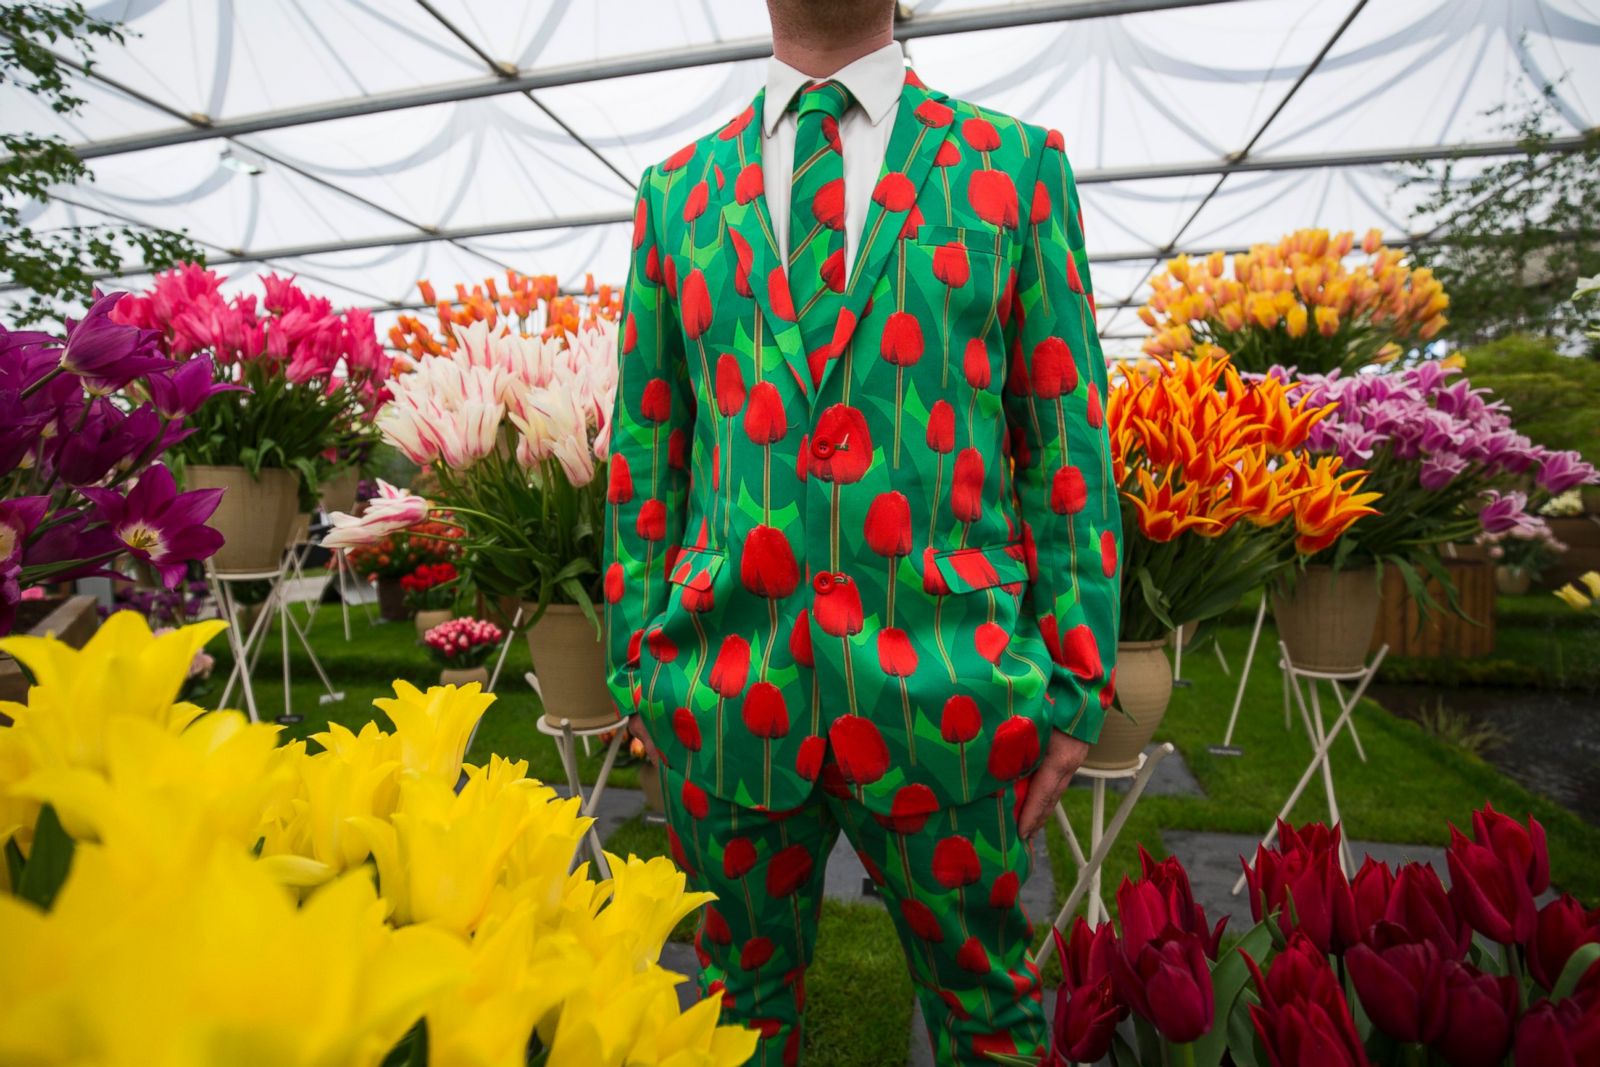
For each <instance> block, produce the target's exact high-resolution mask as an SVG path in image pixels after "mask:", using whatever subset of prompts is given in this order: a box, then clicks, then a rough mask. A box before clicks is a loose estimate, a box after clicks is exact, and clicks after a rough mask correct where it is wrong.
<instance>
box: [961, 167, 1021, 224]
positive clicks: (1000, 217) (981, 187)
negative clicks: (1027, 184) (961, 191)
mask: <svg viewBox="0 0 1600 1067" xmlns="http://www.w3.org/2000/svg"><path fill="white" fill-rule="evenodd" d="M967 199H968V200H969V201H971V203H972V210H973V211H976V212H977V213H978V217H979V218H981V219H982V220H983V221H984V222H987V223H988V224H989V225H991V226H1001V227H1005V228H1006V229H1011V230H1014V229H1016V228H1017V187H1016V185H1015V184H1013V183H1012V181H1011V175H1009V174H1007V173H1006V172H1005V171H1003V170H975V171H973V172H972V174H971V175H969V176H968V178H967Z"/></svg>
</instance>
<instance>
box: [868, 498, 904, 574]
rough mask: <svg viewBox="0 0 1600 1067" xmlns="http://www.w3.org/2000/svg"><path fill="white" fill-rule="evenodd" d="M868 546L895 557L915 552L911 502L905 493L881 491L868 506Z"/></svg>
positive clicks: (884, 554)
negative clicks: (912, 550)
mask: <svg viewBox="0 0 1600 1067" xmlns="http://www.w3.org/2000/svg"><path fill="white" fill-rule="evenodd" d="M865 532H866V535H867V547H868V548H870V549H872V551H874V552H876V553H877V554H878V555H880V556H884V557H887V558H890V559H893V558H895V557H897V556H908V555H910V554H911V503H910V501H908V500H907V499H906V495H905V494H904V493H901V492H898V491H896V490H893V489H891V490H888V491H887V492H882V493H879V494H878V495H877V496H876V497H874V498H873V500H872V503H871V504H870V505H869V506H868V507H867V521H866V528H865Z"/></svg>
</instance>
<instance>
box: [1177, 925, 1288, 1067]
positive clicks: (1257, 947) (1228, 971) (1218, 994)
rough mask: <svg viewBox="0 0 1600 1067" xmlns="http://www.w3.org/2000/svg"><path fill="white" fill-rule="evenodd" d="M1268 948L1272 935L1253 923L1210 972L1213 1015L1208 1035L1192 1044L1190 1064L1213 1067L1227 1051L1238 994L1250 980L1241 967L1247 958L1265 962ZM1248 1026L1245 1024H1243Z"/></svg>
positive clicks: (1266, 928)
mask: <svg viewBox="0 0 1600 1067" xmlns="http://www.w3.org/2000/svg"><path fill="white" fill-rule="evenodd" d="M1271 948H1272V933H1271V931H1270V930H1269V929H1268V925H1267V924H1266V923H1257V924H1256V925H1255V926H1254V927H1253V928H1252V929H1251V930H1250V932H1249V933H1247V934H1245V935H1244V937H1243V938H1242V939H1241V940H1240V941H1239V943H1238V944H1237V945H1236V946H1234V949H1233V951H1231V952H1228V953H1225V954H1224V955H1223V957H1222V958H1221V959H1220V960H1218V961H1217V962H1216V965H1215V966H1214V967H1212V968H1211V994H1212V1003H1214V1004H1215V1005H1216V1015H1215V1017H1214V1018H1213V1021H1212V1023H1211V1030H1210V1032H1209V1033H1207V1034H1205V1035H1204V1036H1202V1037H1200V1038H1199V1039H1198V1040H1196V1041H1195V1042H1194V1062H1195V1063H1196V1064H1197V1065H1198V1067H1216V1065H1217V1064H1219V1063H1221V1062H1222V1054H1223V1053H1224V1052H1226V1051H1227V1048H1228V1031H1229V1026H1230V1024H1231V1019H1232V1016H1233V1013H1234V1005H1235V1002H1236V1001H1238V999H1239V992H1240V990H1242V989H1244V986H1245V983H1246V982H1247V981H1249V980H1250V968H1249V967H1248V966H1246V965H1245V962H1244V956H1243V955H1241V953H1244V954H1247V955H1249V956H1250V958H1251V959H1253V960H1255V961H1256V962H1257V963H1258V964H1259V963H1261V962H1262V961H1263V960H1265V959H1266V958H1267V953H1268V952H1269V951H1270V950H1271ZM1246 1022H1247V1023H1248V1020H1246Z"/></svg>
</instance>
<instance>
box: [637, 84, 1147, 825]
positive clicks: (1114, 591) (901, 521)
mask: <svg viewBox="0 0 1600 1067" xmlns="http://www.w3.org/2000/svg"><path fill="white" fill-rule="evenodd" d="M830 92H831V90H830ZM814 95H818V94H817V93H816V92H815V91H813V92H811V93H803V94H802V97H804V96H814ZM761 106H762V99H761V97H760V96H758V97H757V98H756V100H755V102H754V103H753V104H752V105H751V106H750V107H748V108H746V109H745V110H744V111H743V112H742V113H741V114H740V115H738V116H737V117H736V118H734V119H733V121H732V122H730V123H728V124H727V125H726V126H724V127H723V128H722V129H720V130H718V131H717V132H715V133H713V134H711V135H710V136H708V137H706V138H704V139H702V140H700V141H698V142H696V143H694V144H691V145H689V146H688V147H686V148H684V149H683V150H681V151H679V152H677V153H675V154H674V155H673V156H671V157H670V158H668V159H667V160H665V161H664V162H662V163H661V164H659V165H657V166H655V167H652V168H651V169H650V170H649V171H647V172H646V174H645V177H644V180H643V182H642V183H641V186H640V193H639V199H638V203H637V206H636V209H635V214H634V226H633V263H632V269H631V273H630V278H629V282H628V288H627V295H626V306H625V315H624V321H623V329H622V340H621V348H622V352H621V361H620V372H619V374H620V378H619V384H618V389H617V403H616V410H615V418H614V421H613V424H612V426H611V427H610V432H611V459H610V463H609V479H610V482H609V486H608V501H609V504H608V507H607V552H608V559H607V569H606V575H605V600H606V604H605V624H606V627H607V634H608V639H607V640H608V658H609V671H610V683H611V686H612V691H613V695H614V698H615V700H616V702H617V704H618V706H619V708H620V710H621V711H622V713H623V714H625V715H626V714H634V713H638V714H643V715H644V716H645V717H646V725H647V727H648V728H649V730H650V733H651V735H652V737H653V738H654V739H655V741H656V743H657V745H658V746H659V748H660V750H661V753H662V756H663V758H664V760H665V762H666V763H667V765H668V766H669V767H671V768H672V769H673V770H674V771H676V772H677V773H679V774H681V775H683V776H685V777H687V778H688V779H689V780H691V781H692V782H694V783H695V784H697V785H698V786H699V787H700V788H702V789H704V790H705V791H706V792H707V793H708V794H710V795H713V796H716V797H721V798H724V799H727V800H730V801H732V802H734V803H737V804H741V805H745V806H748V807H761V808H767V809H787V808H794V807H796V806H798V805H799V804H801V803H802V802H803V801H804V800H805V798H806V797H807V795H808V794H809V793H810V792H811V789H812V786H813V784H814V783H815V782H816V780H817V777H818V775H819V773H820V772H821V768H822V766H823V760H824V756H825V755H826V754H828V753H830V752H831V753H832V755H833V756H834V757H835V758H836V760H837V762H838V765H839V767H840V769H841V773H842V774H843V775H844V778H845V780H846V781H847V782H848V783H849V784H850V786H851V787H852V789H853V790H854V791H855V795H856V797H857V800H858V802H860V803H862V804H864V805H865V806H866V807H868V808H869V809H870V810H872V811H874V812H877V813H879V814H888V812H889V811H890V810H891V808H892V806H893V804H894V802H895V800H896V797H897V796H898V795H899V794H900V792H901V790H903V789H904V788H905V787H907V786H910V785H921V786H925V787H927V788H928V789H929V790H930V791H931V792H932V793H933V795H934V797H935V798H936V800H937V802H938V803H939V804H940V805H941V806H958V805H962V804H967V803H971V802H973V801H975V800H978V799H980V798H983V797H986V796H990V795H992V794H993V793H995V792H996V791H998V790H1001V789H1003V788H1005V787H1007V786H1008V785H1009V784H1011V783H1014V782H1015V781H1017V779H1019V778H1020V777H1022V776H1024V775H1026V774H1028V773H1029V772H1030V771H1032V769H1033V768H1034V767H1035V766H1036V765H1037V763H1038V761H1039V757H1040V753H1041V751H1042V749H1043V746H1044V742H1045V740H1046V738H1047V737H1048V733H1049V731H1050V730H1051V729H1060V730H1064V731H1067V732H1069V733H1071V734H1073V735H1074V736H1077V737H1080V738H1083V739H1085V740H1091V741H1092V740H1093V739H1094V738H1095V737H1096V736H1097V735H1098V732H1099V728H1100V722H1101V719H1102V717H1103V715H1104V713H1105V708H1106V707H1107V705H1108V704H1109V703H1110V699H1111V692H1112V674H1113V672H1112V667H1113V658H1114V655H1115V648H1116V634H1117V595H1118V582H1117V578H1116V569H1117V565H1118V562H1119V556H1120V552H1119V538H1120V529H1119V524H1118V509H1117V501H1116V496H1115V491H1114V488H1113V486H1112V484H1111V480H1110V472H1109V466H1110V452H1109V443H1108V440H1107V437H1106V431H1105V427H1104V419H1103V407H1102V405H1103V401H1104V397H1105V392H1106V367H1105V361H1104V358H1103V356H1102V354H1101V351H1100V347H1099V342H1098V340H1097V339H1096V337H1095V333H1094V328H1093V296H1092V294H1091V289H1090V284H1089V274H1088V270H1087V266H1086V262H1085V256H1084V251H1083V231H1082V226H1081V220H1080V217H1079V206H1078V195H1077V190H1076V187H1075V185H1074V183H1073V180H1072V173H1071V169H1070V168H1069V166H1068V163H1067V159H1066V156H1065V154H1064V152H1063V146H1062V139H1061V136H1060V134H1057V133H1054V132H1046V131H1045V130H1043V129H1040V128H1037V127H1033V126H1028V125H1025V124H1022V123H1020V122H1018V121H1016V120H1015V119H1011V118H1008V117H1004V116H1001V115H997V114H994V113H992V112H988V111H984V110H981V109H979V108H976V107H974V106H973V105H971V104H967V103H963V102H961V101H957V100H952V99H949V98H946V97H945V96H944V95H943V94H941V93H938V92H935V91H933V90H930V89H928V88H926V87H924V86H923V85H922V84H921V83H920V82H919V81H918V80H917V79H916V78H915V76H914V75H909V74H908V77H907V82H906V85H905V87H904V89H903V91H902V97H901V101H900V106H899V110H898V112H897V115H896V120H895V124H894V128H893V131H892V133H891V136H890V141H889V146H888V149H887V152H886V156H885V160H884V166H883V169H882V173H881V177H880V179H879V181H878V184H877V187H876V188H875V189H874V191H873V194H872V206H871V209H870V212H869V214H868V216H867V218H866V220H865V228H864V232H863V236H862V241H861V247H860V248H859V249H858V250H857V252H856V258H855V260H854V262H853V265H852V269H851V270H850V271H849V272H848V275H846V272H844V271H842V270H841V269H840V268H841V267H842V266H843V263H842V257H840V256H835V255H831V254H830V255H826V256H815V255H808V254H806V251H808V250H802V252H801V254H800V255H797V256H795V257H793V264H792V267H791V270H790V271H787V272H786V270H785V268H784V264H783V263H782V261H781V259H780V256H779V254H778V252H777V250H776V248H775V245H774V241H773V237H772V226H771V220H770V217H769V215H768V212H767V206H766V199H765V196H764V195H763V189H762V171H761V158H760V152H761V139H760V123H759V121H757V116H758V115H759V114H760V112H761ZM822 122H823V124H824V132H825V137H824V140H825V141H826V142H827V146H828V147H827V148H826V149H825V150H826V151H832V152H835V153H836V152H838V151H839V142H838V134H837V124H836V122H835V121H834V119H833V118H832V117H831V116H824V117H823V119H822ZM829 123H832V124H833V129H832V134H831V136H827V135H826V134H827V124H829ZM798 188H801V186H798V185H797V189H798ZM831 188H832V186H831V183H828V182H824V183H822V184H821V185H820V186H819V187H818V188H817V189H814V190H810V191H809V195H810V196H811V197H812V198H813V199H812V203H811V204H810V205H809V209H808V210H809V213H810V215H811V216H812V218H813V219H814V220H815V226H817V227H821V228H822V229H828V230H830V231H831V228H833V227H837V226H839V225H842V219H841V218H840V217H839V215H838V213H837V212H834V211H833V210H832V208H831V206H830V204H831V201H829V200H827V199H826V198H827V197H828V196H829V195H831V194H830V193H829V192H828V190H829V189H831ZM802 235H803V233H802V234H796V235H795V238H796V240H797V241H798V240H799V238H800V237H801V236H802ZM829 240H830V241H831V238H829ZM812 272H814V273H815V277H813V276H812ZM791 274H794V275H796V276H797V277H793V278H792V277H791ZM796 293H805V294H807V296H806V299H805V300H804V301H803V302H802V303H801V304H800V305H799V306H796V300H795V294H796Z"/></svg>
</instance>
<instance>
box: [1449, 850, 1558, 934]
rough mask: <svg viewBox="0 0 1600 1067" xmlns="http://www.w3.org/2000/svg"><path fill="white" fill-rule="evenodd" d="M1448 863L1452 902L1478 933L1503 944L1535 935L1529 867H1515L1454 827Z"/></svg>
mask: <svg viewBox="0 0 1600 1067" xmlns="http://www.w3.org/2000/svg"><path fill="white" fill-rule="evenodd" d="M1445 861H1446V862H1447V863H1448V864H1449V867H1450V903H1451V904H1453V905H1455V910H1456V913H1457V914H1458V915H1460V916H1461V917H1462V918H1463V919H1465V920H1467V922H1468V923H1469V924H1470V925H1471V926H1472V928H1473V929H1474V930H1476V931H1478V932H1479V933H1480V934H1482V935H1483V936H1484V937H1487V938H1488V939H1489V940H1490V941H1498V942H1500V943H1501V944H1503V945H1507V944H1513V943H1520V942H1523V941H1526V940H1528V938H1529V937H1531V936H1533V931H1534V926H1535V924H1536V923H1537V921H1538V912H1537V910H1536V908H1535V906H1534V902H1533V893H1532V892H1531V890H1530V889H1529V885H1528V871H1527V869H1526V868H1525V867H1514V866H1512V865H1511V864H1509V863H1507V862H1506V861H1505V860H1504V859H1502V858H1501V857H1500V856H1499V855H1497V854H1496V853H1495V852H1494V851H1493V850H1491V849H1490V848H1489V847H1488V846H1487V845H1480V844H1478V843H1476V842H1474V841H1470V840H1468V839H1467V838H1466V837H1465V836H1463V835H1462V833H1461V831H1459V830H1457V829H1456V828H1455V827H1454V826H1452V827H1451V828H1450V847H1449V848H1448V849H1446V850H1445Z"/></svg>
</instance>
